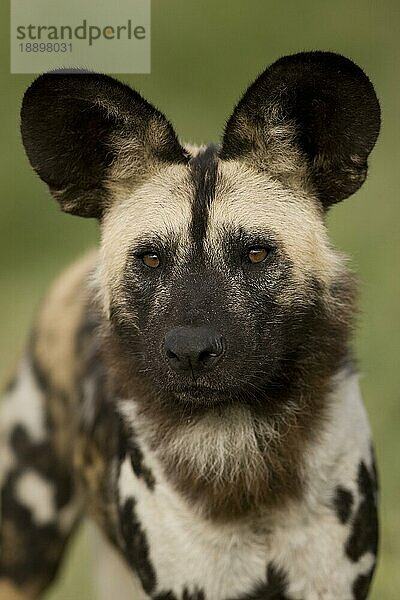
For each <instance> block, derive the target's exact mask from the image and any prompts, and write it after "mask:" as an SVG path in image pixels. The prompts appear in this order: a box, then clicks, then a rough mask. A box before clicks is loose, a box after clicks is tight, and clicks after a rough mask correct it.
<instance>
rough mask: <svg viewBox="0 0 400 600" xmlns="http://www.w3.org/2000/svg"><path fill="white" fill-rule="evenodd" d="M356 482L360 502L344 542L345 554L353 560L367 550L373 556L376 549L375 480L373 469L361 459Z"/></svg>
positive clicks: (358, 558) (357, 559)
mask: <svg viewBox="0 0 400 600" xmlns="http://www.w3.org/2000/svg"><path fill="white" fill-rule="evenodd" d="M357 484H358V491H359V494H360V503H359V506H358V509H357V511H356V513H355V515H354V518H353V521H352V526H351V532H350V535H349V538H348V540H347V542H346V554H347V556H348V557H349V558H350V559H351V560H352V561H353V562H357V561H359V560H360V558H361V557H362V556H363V555H364V554H366V553H367V552H370V553H372V554H373V555H374V556H375V555H376V553H377V549H378V517H377V505H376V492H375V489H376V487H375V486H376V482H375V480H374V473H373V471H371V470H370V469H369V468H368V467H367V465H366V464H365V462H364V461H361V462H360V464H359V467H358V477H357Z"/></svg>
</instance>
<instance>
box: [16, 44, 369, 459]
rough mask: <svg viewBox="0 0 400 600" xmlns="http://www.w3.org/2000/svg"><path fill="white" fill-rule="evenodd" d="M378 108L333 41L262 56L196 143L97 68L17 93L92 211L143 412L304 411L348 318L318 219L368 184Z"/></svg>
mask: <svg viewBox="0 0 400 600" xmlns="http://www.w3.org/2000/svg"><path fill="white" fill-rule="evenodd" d="M379 114H380V113H379V105H378V101H377V98H376V95H375V93H374V90H373V87H372V84H371V83H370V81H369V79H368V78H367V76H366V75H365V74H364V73H363V72H362V70H361V69H360V68H359V67H357V66H356V65H355V64H354V63H352V62H351V61H350V60H348V59H346V58H344V57H342V56H339V55H337V54H333V53H329V52H308V53H301V54H296V55H293V56H288V57H284V58H282V59H280V60H278V61H277V62H275V63H274V64H273V65H272V66H270V67H268V68H267V69H266V70H265V71H264V73H262V74H261V75H260V76H259V77H258V79H256V81H255V82H254V83H253V84H252V85H251V86H250V87H249V89H248V90H247V91H246V93H245V94H244V96H243V97H242V99H241V100H240V102H239V103H238V104H237V106H236V107H235V109H234V111H233V113H232V116H231V117H230V118H229V120H228V122H227V125H226V128H225V132H224V135H223V139H222V143H221V145H220V146H213V145H211V146H208V147H204V148H198V149H191V148H186V147H184V146H182V145H181V144H180V143H179V141H178V139H177V136H176V134H175V133H174V131H173V129H172V126H171V125H170V123H169V122H168V121H167V120H166V118H165V117H164V116H163V115H162V114H161V113H160V112H159V111H158V110H157V109H155V108H154V107H153V106H151V105H150V104H149V103H147V102H146V101H145V100H144V99H143V98H142V97H141V96H140V95H139V94H138V93H137V92H135V91H132V90H131V89H130V88H129V87H127V86H126V85H124V84H122V83H120V82H119V81H116V80H114V79H112V78H110V77H107V76H104V75H98V74H93V73H52V74H46V75H43V76H41V77H39V78H38V79H37V80H36V81H35V82H34V83H33V84H32V86H31V87H30V88H29V89H28V91H27V93H26V95H25V98H24V102H23V106H22V121H21V123H22V136H23V141H24V145H25V148H26V151H27V154H28V157H29V159H30V161H31V164H32V166H33V168H34V169H35V170H36V171H37V173H38V174H39V176H40V177H41V178H42V179H43V180H44V181H45V182H46V183H47V184H48V185H49V187H50V190H51V192H52V194H53V196H54V197H55V198H56V200H57V201H58V202H59V204H60V206H61V208H62V209H63V210H64V211H66V212H69V213H72V214H75V215H80V216H84V217H96V218H97V219H99V222H100V227H101V250H100V258H99V265H98V274H97V285H98V293H99V298H100V303H101V309H102V312H103V315H104V319H105V320H106V322H107V323H108V324H109V331H110V339H111V341H112V344H113V346H114V350H115V348H118V350H117V355H118V360H117V362H118V363H119V365H120V366H121V365H122V364H123V365H124V367H123V376H122V377H120V379H123V380H124V382H125V383H126V382H129V381H132V382H134V383H135V386H136V388H134V389H136V394H139V395H140V396H141V398H142V401H143V407H144V408H143V410H147V411H149V412H150V413H151V414H152V415H153V417H154V418H158V417H159V416H160V414H162V420H161V421H160V422H163V423H165V422H167V421H168V420H169V422H170V423H171V420H170V419H171V418H172V417H171V415H172V416H173V418H174V419H178V420H179V419H182V415H186V416H187V415H190V416H193V415H195V416H196V415H201V416H202V418H204V419H205V422H206V423H208V424H209V423H210V422H209V421H208V420H207V419H209V418H210V417H209V415H210V413H212V414H214V415H215V414H216V412H215V411H217V413H218V415H219V418H221V415H222V414H224V415H225V418H227V419H228V417H227V415H228V414H230V415H231V416H232V415H239V417H238V418H237V419H236V421H235V418H236V417H232V419H233V421H235V423H236V425H237V427H239V424H240V427H242V425H243V419H244V416H243V415H244V414H245V413H244V412H243V410H244V408H243V407H246V410H249V411H250V413H251V414H252V415H253V416H254V415H256V417H255V418H256V420H257V422H258V423H260V422H262V423H263V422H265V421H266V420H265V417H266V416H268V419H269V421H268V423H269V426H270V427H271V426H272V425H271V424H273V423H274V424H275V425H274V427H275V429H274V431H275V433H276V431H278V430H279V426H278V425H279V423H280V422H282V423H287V420H288V419H289V416H288V415H291V417H290V418H292V419H293V423H296V424H297V425H298V424H299V422H300V421H299V419H300V420H301V419H303V425H302V427H303V429H304V419H311V417H310V414H311V413H313V415H314V416H315V414H316V413H317V412H318V411H317V406H319V401H320V397H321V394H322V393H323V391H324V390H325V391H326V382H327V381H328V380H329V376H330V375H332V374H333V373H334V372H335V371H336V370H337V369H338V368H339V366H340V364H341V362H342V361H343V360H345V357H346V355H347V353H348V345H347V343H348V337H349V330H350V327H351V323H352V315H353V312H354V308H353V300H354V289H353V288H354V286H353V282H352V279H351V277H350V276H349V274H348V273H347V270H346V268H345V265H344V261H343V258H342V256H341V255H340V254H339V253H338V252H336V251H335V250H334V249H333V248H332V246H331V245H330V243H329V241H328V238H327V234H326V228H325V215H326V212H327V210H328V209H329V207H330V206H331V205H332V204H335V203H337V202H339V201H341V200H343V199H345V198H347V197H348V196H350V195H351V194H353V193H354V192H355V191H356V190H357V189H358V188H359V187H360V186H361V185H362V183H363V182H364V179H365V177H366V173H367V158H368V155H369V153H370V152H371V150H372V148H373V146H374V144H375V141H376V138H377V135H378V131H379V124H380V116H379ZM114 353H115V352H114ZM126 389H129V385H126V386H125V390H124V392H125V393H126ZM138 390H141V391H140V393H139V392H138ZM228 407H229V409H228ZM224 411H225V412H224ZM229 411H230V412H229ZM250 413H248V412H247V413H246V415H247V416H248V414H250ZM299 414H301V415H302V416H301V417H299V416H298V415H299ZM246 418H247V417H246ZM280 419H281V421H280ZM228 420H229V419H228ZM233 421H232V420H231V422H230V424H231V425H232V423H233ZM297 425H296V426H297ZM240 427H239V429H240ZM306 429H307V428H306ZM233 430H234V428H233V429H232V428H231V429H230V431H231V432H232V431H233ZM235 431H236V432H237V431H238V429H236V430H235ZM296 431H297V433H298V435H299V436H301V435H304V434H302V433H299V431H300V427H297V429H296ZM165 435H166V437H167V433H166V434H165ZM231 435H232V434H231ZM235 435H236V434H235ZM239 437H240V436H239ZM242 437H243V436H242ZM253 437H254V439H255V440H256V441H255V442H254V443H255V444H256V443H257V444H258V445H260V441H259V440H260V437H262V435H261V434H260V435H256V436H253ZM272 437H273V435H272V434H271V436H270V438H272ZM294 437H296V436H294ZM256 438H258V441H257V439H256ZM171 443H172V442H171ZM230 444H231V447H233V446H234V445H235V441H234V439H233V437H232V439H231V440H230ZM261 445H262V444H261ZM289 445H290V443H289ZM276 453H279V452H278V450H276ZM234 454H235V453H234V452H232V455H234ZM215 460H216V459H215ZM221 464H222V463H221ZM281 466H282V465H281ZM282 468H283V467H282Z"/></svg>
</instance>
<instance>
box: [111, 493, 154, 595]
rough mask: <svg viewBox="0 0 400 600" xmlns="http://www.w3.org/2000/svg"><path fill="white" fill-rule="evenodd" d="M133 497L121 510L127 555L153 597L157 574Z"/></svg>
mask: <svg viewBox="0 0 400 600" xmlns="http://www.w3.org/2000/svg"><path fill="white" fill-rule="evenodd" d="M135 507H136V501H135V499H134V498H133V497H130V498H128V499H127V500H125V502H124V504H123V506H122V507H121V509H120V522H121V533H122V537H123V539H124V542H125V555H126V558H127V560H128V562H129V564H130V566H131V568H132V569H133V571H134V572H135V573H136V574H137V576H138V577H139V579H140V581H141V583H142V586H143V589H144V591H145V592H146V593H147V594H149V595H151V594H152V593H153V591H154V589H155V586H156V573H155V570H154V567H153V565H152V563H151V560H150V557H149V545H148V542H147V538H146V534H145V532H144V531H143V529H142V526H141V523H140V521H139V519H138V517H137V515H136V511H135Z"/></svg>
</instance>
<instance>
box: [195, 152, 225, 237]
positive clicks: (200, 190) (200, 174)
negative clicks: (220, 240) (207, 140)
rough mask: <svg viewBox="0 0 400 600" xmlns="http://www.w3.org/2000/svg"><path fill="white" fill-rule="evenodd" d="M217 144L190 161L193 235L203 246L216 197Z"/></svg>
mask: <svg viewBox="0 0 400 600" xmlns="http://www.w3.org/2000/svg"><path fill="white" fill-rule="evenodd" d="M217 150H218V149H217V146H215V145H214V144H210V145H209V146H207V148H205V150H201V151H200V152H199V154H197V156H195V157H193V158H192V159H191V161H190V163H189V168H190V173H191V178H192V183H193V188H194V196H193V201H192V224H191V236H192V238H193V240H194V242H195V244H196V246H201V245H202V243H203V240H204V237H205V234H206V229H207V221H208V211H209V208H210V204H211V202H212V201H213V199H214V195H215V187H216V182H217V172H218V154H217Z"/></svg>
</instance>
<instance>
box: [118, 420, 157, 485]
mask: <svg viewBox="0 0 400 600" xmlns="http://www.w3.org/2000/svg"><path fill="white" fill-rule="evenodd" d="M119 443H120V446H119V460H120V463H123V462H124V461H125V460H128V461H129V462H130V465H131V468H132V471H133V473H134V475H135V476H136V477H137V478H138V479H142V480H143V481H144V482H145V484H146V486H147V488H148V489H149V490H150V491H153V490H154V486H155V483H156V481H155V477H154V474H153V472H152V470H151V469H150V467H148V466H147V465H146V462H145V459H144V456H143V451H142V448H141V447H140V443H139V441H138V439H137V435H136V433H135V432H134V431H133V430H128V428H127V426H126V425H125V423H124V422H123V420H122V418H120V419H119Z"/></svg>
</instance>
